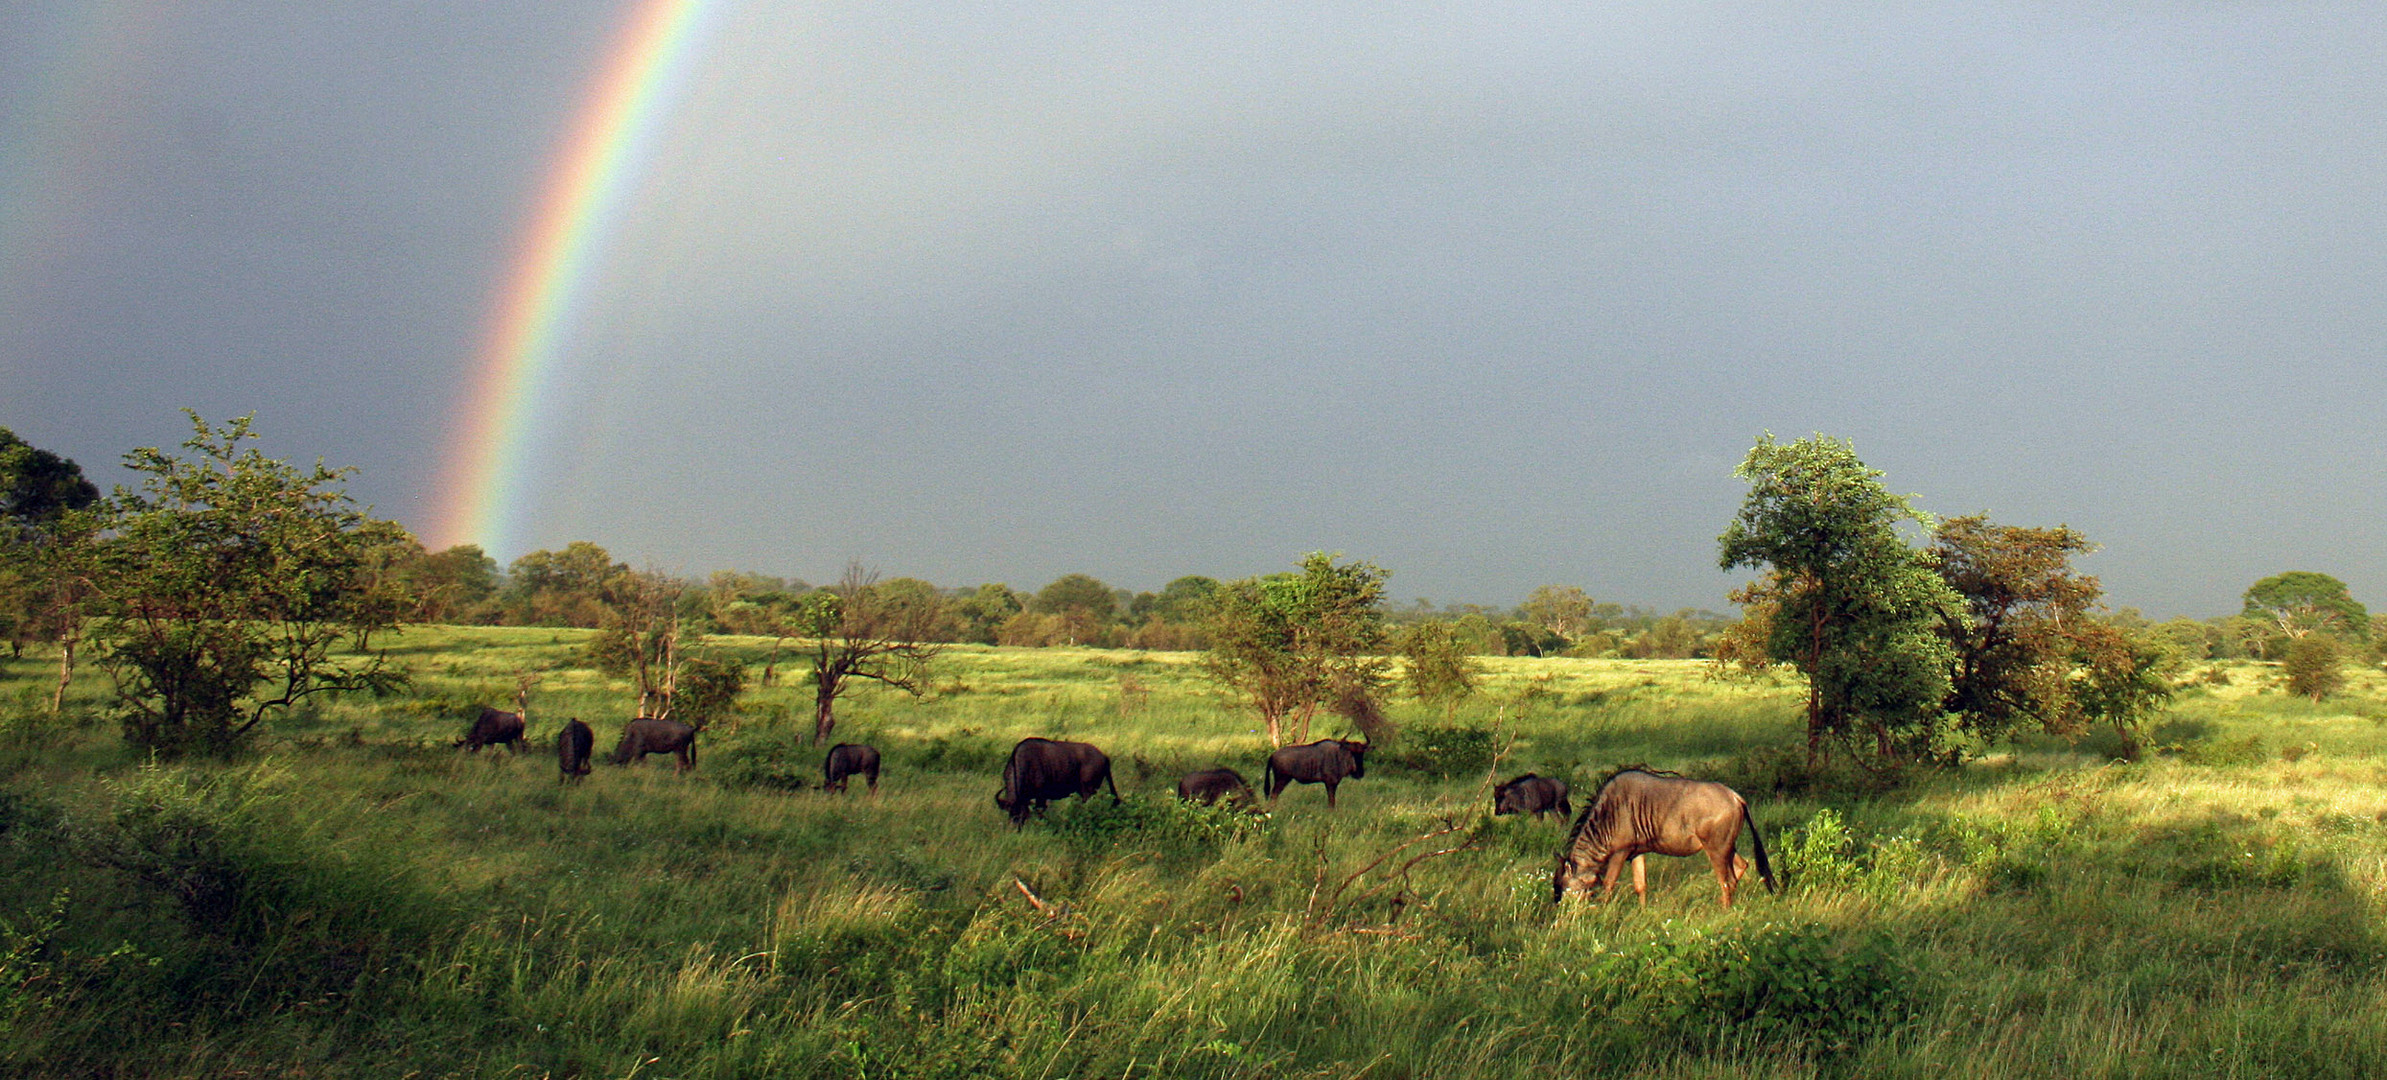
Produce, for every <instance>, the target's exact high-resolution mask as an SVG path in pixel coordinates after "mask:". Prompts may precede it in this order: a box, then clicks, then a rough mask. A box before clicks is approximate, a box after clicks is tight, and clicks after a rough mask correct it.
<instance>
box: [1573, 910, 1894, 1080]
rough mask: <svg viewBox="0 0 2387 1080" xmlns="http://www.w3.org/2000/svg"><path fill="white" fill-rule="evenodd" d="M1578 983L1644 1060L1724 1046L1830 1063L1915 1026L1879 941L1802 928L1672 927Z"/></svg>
mask: <svg viewBox="0 0 2387 1080" xmlns="http://www.w3.org/2000/svg"><path fill="white" fill-rule="evenodd" d="M1584 974H1585V975H1586V976H1587V978H1586V979H1585V980H1583V981H1584V983H1585V985H1583V987H1582V989H1583V990H1584V991H1585V993H1584V995H1583V996H1584V997H1586V998H1588V999H1589V1004H1591V1005H1592V1006H1594V1007H1603V1006H1604V1009H1603V1011H1605V1012H1607V1013H1608V1014H1609V1016H1610V1024H1609V1026H1610V1027H1611V1028H1612V1029H1613V1030H1615V1031H1616V1032H1617V1033H1618V1036H1619V1037H1620V1038H1622V1039H1626V1040H1629V1041H1632V1042H1639V1043H1642V1044H1643V1045H1644V1046H1645V1047H1647V1049H1658V1048H1659V1047H1658V1046H1648V1044H1651V1043H1655V1044H1659V1046H1666V1045H1669V1044H1670V1045H1672V1046H1674V1047H1681V1048H1689V1049H1712V1048H1714V1047H1715V1046H1716V1045H1717V1044H1718V1043H1722V1042H1727V1041H1730V1042H1739V1043H1748V1044H1755V1045H1764V1046H1769V1047H1777V1048H1781V1049H1786V1050H1789V1051H1791V1052H1793V1053H1798V1054H1803V1055H1816V1056H1830V1055H1836V1054H1841V1053H1845V1052H1847V1051H1849V1050H1853V1049H1855V1048H1857V1047H1858V1046H1860V1045H1861V1044H1863V1043H1864V1042H1865V1041H1867V1040H1868V1039H1870V1038H1872V1037H1873V1036H1875V1035H1878V1034H1880V1033H1883V1032H1886V1031H1889V1030H1892V1029H1894V1028H1896V1027H1897V1026H1898V1025H1899V1024H1901V1023H1903V1022H1904V1021H1906V1020H1907V1019H1909V1018H1910V1017H1912V1016H1913V1015H1914V1014H1915V1013H1916V1011H1917V1008H1918V1004H1919V997H1920V995H1919V993H1918V989H1917V986H1916V979H1915V976H1914V974H1913V972H1912V971H1911V970H1910V969H1909V968H1908V967H1907V965H1906V964H1905V963H1903V962H1902V961H1900V960H1899V959H1898V958H1897V956H1896V954H1895V952H1894V951H1893V949H1892V947H1891V944H1890V942H1889V940H1888V938H1887V937H1886V936H1884V935H1881V934H1877V933H1876V934H1859V935H1853V936H1850V937H1846V938H1843V937H1840V936H1836V935H1835V934H1833V933H1832V932H1831V931H1830V930H1828V929H1825V928H1823V927H1819V926H1813V925H1807V924H1790V925H1783V924H1777V923H1772V922H1767V923H1759V924H1756V925H1746V924H1743V925H1737V926H1728V927H1726V928H1723V929H1720V930H1717V931H1713V932H1708V931H1702V930H1698V929H1693V928H1682V927H1677V926H1673V925H1668V926H1667V927H1665V928H1663V929H1662V930H1660V931H1659V932H1658V933H1657V934H1656V935H1655V936H1653V937H1652V938H1650V939H1649V940H1648V941H1647V942H1644V943H1641V944H1639V945H1637V946H1631V947H1626V948H1622V949H1615V950H1612V951H1605V952H1603V953H1602V954H1600V955H1599V956H1598V957H1596V958H1595V960H1594V961H1593V962H1592V963H1591V964H1589V965H1587V966H1586V968H1585V970H1584Z"/></svg>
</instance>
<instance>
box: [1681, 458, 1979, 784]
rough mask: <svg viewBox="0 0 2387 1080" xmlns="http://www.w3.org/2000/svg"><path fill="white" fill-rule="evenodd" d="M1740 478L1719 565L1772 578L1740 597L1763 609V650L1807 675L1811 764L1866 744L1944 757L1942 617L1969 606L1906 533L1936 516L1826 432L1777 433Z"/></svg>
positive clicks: (1892, 752)
mask: <svg viewBox="0 0 2387 1080" xmlns="http://www.w3.org/2000/svg"><path fill="white" fill-rule="evenodd" d="M1735 475H1737V476H1739V477H1741V478H1742V479H1744V480H1747V481H1748V482H1749V493H1748V495H1747V497H1746V498H1745V499H1744V500H1743V501H1742V503H1741V508H1740V512H1739V513H1738V514H1737V515H1735V517H1734V518H1733V521H1732V523H1731V525H1730V526H1729V527H1727V528H1726V529H1725V531H1724V534H1723V535H1722V536H1721V537H1719V538H1718V544H1719V547H1720V555H1719V558H1718V562H1719V563H1720V564H1721V565H1722V567H1723V568H1724V569H1727V570H1731V569H1735V568H1739V567H1751V568H1764V569H1765V571H1766V573H1765V576H1764V577H1762V578H1761V579H1759V580H1758V581H1755V582H1752V583H1751V584H1749V585H1748V586H1746V587H1744V588H1743V589H1742V590H1741V591H1740V592H1738V593H1736V594H1735V596H1734V599H1735V600H1737V601H1739V602H1741V603H1742V604H1743V605H1745V606H1749V607H1753V608H1757V609H1759V612H1758V614H1759V615H1760V617H1761V618H1762V625H1763V626H1764V627H1765V628H1766V634H1767V636H1766V640H1765V642H1764V648H1765V655H1766V656H1767V657H1768V658H1770V659H1773V660H1780V661H1787V662H1788V663H1790V664H1791V665H1792V666H1794V667H1796V668H1797V669H1798V671H1799V673H1800V674H1802V675H1804V676H1806V678H1807V689H1808V692H1807V755H1808V758H1809V759H1810V760H1813V759H1815V758H1817V757H1818V756H1820V754H1821V753H1822V750H1823V747H1824V743H1825V741H1826V740H1827V739H1840V740H1844V741H1850V742H1851V743H1852V744H1853V743H1854V740H1856V739H1857V738H1859V737H1860V736H1866V737H1870V740H1871V742H1872V743H1873V748H1874V751H1875V752H1876V753H1877V754H1879V755H1881V756H1883V757H1904V758H1921V757H1927V756H1931V755H1933V754H1935V753H1937V751H1938V742H1939V738H1940V736H1941V734H1942V731H1941V724H1940V721H1941V712H1940V703H1941V702H1942V700H1944V699H1945V698H1946V697H1947V693H1948V689H1949V678H1948V673H1949V671H1950V669H1951V668H1952V667H1953V661H1954V655H1953V653H1952V651H1951V650H1950V648H1949V647H1948V644H1947V641H1946V640H1945V639H1944V638H1943V637H1942V636H1941V635H1940V634H1939V632H1938V631H1939V625H1940V618H1941V613H1942V612H1946V611H1954V610H1959V609H1960V608H1961V604H1962V602H1961V600H1960V599H1959V598H1958V597H1957V596H1956V595H1955V594H1954V593H1953V592H1952V591H1951V590H1950V589H1949V588H1948V586H1947V583H1946V582H1945V581H1943V580H1941V579H1940V577H1939V575H1938V574H1936V573H1933V572H1932V570H1931V567H1930V565H1929V564H1928V563H1927V562H1926V561H1925V559H1924V558H1923V556H1922V555H1921V553H1919V552H1917V551H1915V550H1914V549H1913V548H1911V547H1909V546H1908V545H1907V543H1906V541H1905V540H1904V539H1903V538H1901V537H1900V535H1899V533H1898V527H1899V526H1900V525H1901V524H1902V523H1905V522H1909V521H1913V522H1918V523H1923V524H1926V525H1927V524H1928V523H1929V518H1928V517H1927V516H1925V515H1924V514H1922V513H1921V512H1920V511H1917V510H1916V509H1915V508H1914V507H1913V505H1912V504H1911V503H1910V501H1909V500H1908V499H1907V498H1906V497H1904V496H1899V495H1893V494H1891V493H1890V491H1889V489H1888V488H1886V487H1884V486H1882V483H1881V480H1880V477H1881V473H1880V472H1878V471H1876V470H1874V469H1869V468H1866V467H1865V464H1864V463H1863V462H1862V461H1859V460H1858V459H1857V455H1856V449H1855V448H1854V447H1853V446H1851V445H1850V444H1849V443H1848V442H1846V441H1844V440H1840V439H1833V438H1829V437H1826V436H1823V435H1816V436H1813V437H1810V438H1806V439H1801V440H1799V441H1797V442H1793V443H1778V442H1775V441H1774V437H1773V436H1772V435H1771V434H1770V433H1769V434H1767V435H1765V436H1763V437H1762V438H1760V439H1759V440H1758V442H1757V445H1756V446H1755V447H1754V448H1752V449H1751V450H1750V451H1749V456H1748V458H1747V460H1745V461H1743V462H1742V463H1741V466H1740V468H1739V469H1737V470H1736V471H1735Z"/></svg>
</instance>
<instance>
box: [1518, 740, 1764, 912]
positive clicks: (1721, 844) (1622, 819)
mask: <svg viewBox="0 0 2387 1080" xmlns="http://www.w3.org/2000/svg"><path fill="white" fill-rule="evenodd" d="M1744 825H1746V826H1748V828H1749V847H1750V848H1751V849H1752V850H1753V851H1754V852H1755V854H1756V855H1757V873H1758V875H1759V876H1760V877H1763V878H1764V879H1765V887H1766V890H1767V891H1769V892H1770V891H1772V890H1773V888H1774V868H1773V867H1772V866H1770V865H1768V864H1767V863H1766V860H1765V840H1764V839H1763V838H1761V837H1760V836H1758V835H1757V823H1756V822H1755V821H1753V820H1751V819H1750V817H1749V802H1748V800H1746V799H1743V798H1741V797H1740V793H1739V792H1737V791H1734V790H1732V789H1731V788H1728V787H1725V786H1724V785H1722V784H1719V783H1716V782H1715V781H1712V780H1692V779H1689V778H1687V777H1682V776H1675V775H1673V774H1670V773H1655V772H1650V771H1648V770H1646V769H1623V770H1620V771H1618V772H1617V773H1616V774H1615V775H1613V776H1610V777H1609V778H1608V779H1607V781H1606V782H1604V783H1602V784H1601V785H1600V790H1599V793H1598V794H1596V795H1593V796H1592V797H1591V805H1590V806H1587V807H1584V808H1583V816H1581V817H1579V818H1576V819H1575V829H1574V832H1572V833H1571V834H1569V835H1568V836H1567V841H1566V846H1565V847H1563V848H1560V849H1559V850H1558V869H1557V870H1556V871H1554V872H1553V873H1552V874H1551V876H1550V899H1551V900H1553V901H1558V900H1564V899H1566V896H1567V894H1568V893H1576V894H1579V895H1583V896H1594V895H1596V894H1598V893H1599V892H1602V891H1606V890H1613V889H1614V888H1615V887H1616V876H1617V874H1619V873H1621V872H1623V870H1624V864H1625V863H1627V862H1631V863H1632V864H1633V891H1634V892H1635V893H1636V894H1639V896H1640V897H1641V900H1642V902H1643V903H1647V902H1648V901H1649V886H1648V882H1647V879H1646V878H1645V877H1644V876H1643V874H1642V870H1641V856H1643V855H1645V854H1658V855H1692V854H1696V853H1699V852H1703V851H1704V852H1706V853H1707V860H1708V862H1710V863H1712V864H1714V865H1715V868H1716V880H1717V881H1719V882H1721V883H1722V884H1723V886H1724V906H1725V907H1731V906H1732V893H1733V889H1734V887H1735V886H1736V885H1738V884H1739V882H1740V879H1741V875H1743V874H1745V873H1747V872H1748V869H1749V862H1748V860H1746V859H1743V858H1741V857H1740V855H1739V854H1737V853H1735V852H1734V851H1733V847H1734V845H1735V844H1736V843H1738V842H1739V840H1740V834H1741V827H1742V826H1744Z"/></svg>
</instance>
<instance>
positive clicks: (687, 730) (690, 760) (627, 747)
mask: <svg viewBox="0 0 2387 1080" xmlns="http://www.w3.org/2000/svg"><path fill="white" fill-rule="evenodd" d="M648 754H670V755H672V756H673V757H676V758H678V759H679V765H678V771H680V772H687V771H688V770H690V769H693V768H695V767H696V729H695V728H693V727H690V726H688V725H687V724H683V723H681V722H679V721H677V720H659V719H656V718H655V717H652V716H641V717H639V718H638V719H636V720H632V721H630V722H629V723H628V724H624V725H623V726H622V742H621V745H620V746H617V747H614V749H613V763H614V764H616V765H628V764H630V763H631V762H634V761H643V760H645V758H646V756H647V755H648Z"/></svg>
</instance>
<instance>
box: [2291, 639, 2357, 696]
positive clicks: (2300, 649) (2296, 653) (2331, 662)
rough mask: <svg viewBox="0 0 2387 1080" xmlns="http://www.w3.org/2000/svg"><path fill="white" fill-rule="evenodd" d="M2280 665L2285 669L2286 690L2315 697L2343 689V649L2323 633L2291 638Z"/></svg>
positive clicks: (2344, 677) (2344, 673) (2344, 678)
mask: <svg viewBox="0 0 2387 1080" xmlns="http://www.w3.org/2000/svg"><path fill="white" fill-rule="evenodd" d="M2280 666H2281V667H2282V668H2284V669H2286V671H2287V676H2288V693H2291V694H2297V695H2301V696H2303V697H2308V698H2311V699H2313V700H2314V701H2319V700H2321V699H2322V698H2325V697H2328V696H2329V695H2331V694H2334V693H2336V692H2338V691H2340V690H2343V689H2345V685H2346V672H2345V653H2344V651H2343V650H2342V649H2341V648H2340V647H2339V646H2338V644H2337V640H2336V639H2335V638H2332V637H2330V636H2328V635H2327V634H2306V635H2304V636H2303V637H2300V638H2297V639H2295V641H2294V643H2292V644H2290V645H2289V646H2288V650H2287V656H2286V657H2284V658H2283V659H2282V660H2281V662H2280Z"/></svg>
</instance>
